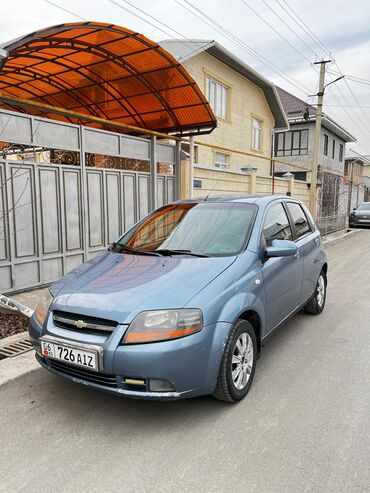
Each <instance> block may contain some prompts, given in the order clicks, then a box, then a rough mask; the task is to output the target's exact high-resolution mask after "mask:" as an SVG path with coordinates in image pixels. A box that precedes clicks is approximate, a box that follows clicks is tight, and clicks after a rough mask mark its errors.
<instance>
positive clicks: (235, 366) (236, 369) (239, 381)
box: [231, 332, 254, 390]
mask: <svg viewBox="0 0 370 493" xmlns="http://www.w3.org/2000/svg"><path fill="white" fill-rule="evenodd" d="M253 357H254V354H253V341H252V338H251V337H250V335H249V334H247V333H246V332H243V333H242V334H240V336H239V338H238V340H237V341H236V343H235V346H234V350H233V355H232V361H231V374H232V380H233V383H234V386H235V388H236V389H237V390H243V389H244V387H245V386H246V385H247V383H248V381H249V379H250V376H251V373H252V368H253Z"/></svg>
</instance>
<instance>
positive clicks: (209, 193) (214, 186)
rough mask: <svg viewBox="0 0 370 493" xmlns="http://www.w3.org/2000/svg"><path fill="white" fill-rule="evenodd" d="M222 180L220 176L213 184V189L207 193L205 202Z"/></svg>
mask: <svg viewBox="0 0 370 493" xmlns="http://www.w3.org/2000/svg"><path fill="white" fill-rule="evenodd" d="M220 180H221V178H219V179H218V180H217V181H216V183H215V184H214V185H213V187H212V189H211V190H210V191H209V192H208V194H207V195H206V197H205V199H204V202H207V200H208V197H209V196H210V195H211V193H212V192H213V191H214V189H215V188H216V186H217V185H218V182H219V181H220Z"/></svg>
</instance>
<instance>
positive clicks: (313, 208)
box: [310, 60, 331, 219]
mask: <svg viewBox="0 0 370 493" xmlns="http://www.w3.org/2000/svg"><path fill="white" fill-rule="evenodd" d="M330 62H331V60H321V62H315V65H319V64H320V80H319V92H318V93H317V96H318V100H317V111H316V125H315V142H314V146H313V159H312V172H311V188H310V212H311V214H312V216H313V218H314V219H316V216H317V190H316V187H317V170H318V167H319V152H320V142H321V119H322V106H323V100H324V89H325V86H324V84H325V69H326V64H327V63H330Z"/></svg>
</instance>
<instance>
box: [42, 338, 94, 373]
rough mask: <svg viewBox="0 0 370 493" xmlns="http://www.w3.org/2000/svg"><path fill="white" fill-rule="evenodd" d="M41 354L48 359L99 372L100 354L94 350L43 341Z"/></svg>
mask: <svg viewBox="0 0 370 493" xmlns="http://www.w3.org/2000/svg"><path fill="white" fill-rule="evenodd" d="M41 353H42V355H43V356H45V357H46V358H53V359H58V360H61V361H64V362H65V363H69V364H70V365H75V366H82V367H83V368H87V369H89V370H94V371H98V370H99V365H98V352H97V351H95V350H93V349H89V350H86V349H81V348H79V347H76V346H69V345H68V346H66V345H64V344H58V343H55V342H50V341H43V340H41Z"/></svg>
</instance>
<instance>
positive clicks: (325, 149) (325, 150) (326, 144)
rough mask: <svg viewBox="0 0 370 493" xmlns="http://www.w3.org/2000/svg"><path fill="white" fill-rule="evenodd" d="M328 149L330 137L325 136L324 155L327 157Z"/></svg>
mask: <svg viewBox="0 0 370 493" xmlns="http://www.w3.org/2000/svg"><path fill="white" fill-rule="evenodd" d="M328 147H329V137H328V136H327V135H326V134H324V154H325V156H327V155H328Z"/></svg>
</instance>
